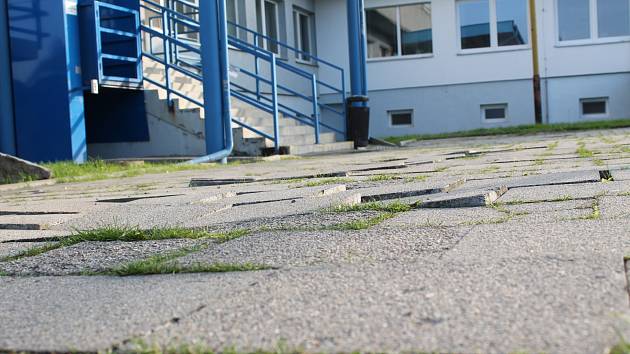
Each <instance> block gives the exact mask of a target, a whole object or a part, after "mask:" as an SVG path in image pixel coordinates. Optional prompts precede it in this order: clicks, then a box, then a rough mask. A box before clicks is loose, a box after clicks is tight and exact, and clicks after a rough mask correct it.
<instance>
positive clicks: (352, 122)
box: [346, 96, 370, 149]
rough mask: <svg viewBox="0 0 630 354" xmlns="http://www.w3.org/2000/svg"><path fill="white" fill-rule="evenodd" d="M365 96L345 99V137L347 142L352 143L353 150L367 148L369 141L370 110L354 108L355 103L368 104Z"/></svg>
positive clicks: (367, 108)
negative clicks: (346, 114) (346, 108)
mask: <svg viewBox="0 0 630 354" xmlns="http://www.w3.org/2000/svg"><path fill="white" fill-rule="evenodd" d="M369 100H370V99H369V98H368V97H367V96H352V97H348V99H347V102H346V104H347V107H348V119H347V123H346V129H347V130H346V131H347V133H346V135H347V138H348V140H352V141H354V148H355V149H357V148H362V147H367V146H368V142H369V140H370V108H369V107H355V106H353V105H352V104H353V103H355V102H362V103H364V102H368V101H369Z"/></svg>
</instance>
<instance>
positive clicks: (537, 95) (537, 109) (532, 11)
mask: <svg viewBox="0 0 630 354" xmlns="http://www.w3.org/2000/svg"><path fill="white" fill-rule="evenodd" d="M529 17H530V18H531V23H532V26H531V27H532V29H531V41H532V63H533V68H534V77H533V78H532V82H533V85H534V114H535V116H534V117H535V121H536V124H542V123H543V120H542V95H541V88H540V64H539V62H538V24H537V22H538V21H537V18H536V0H529Z"/></svg>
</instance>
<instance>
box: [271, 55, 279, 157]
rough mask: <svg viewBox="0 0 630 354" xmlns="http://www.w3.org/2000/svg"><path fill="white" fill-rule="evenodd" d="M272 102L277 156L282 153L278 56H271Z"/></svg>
mask: <svg viewBox="0 0 630 354" xmlns="http://www.w3.org/2000/svg"><path fill="white" fill-rule="evenodd" d="M271 102H272V104H273V137H274V140H275V141H274V143H275V144H274V147H275V150H276V154H278V153H280V125H279V122H278V76H277V73H276V55H275V54H273V53H272V54H271Z"/></svg>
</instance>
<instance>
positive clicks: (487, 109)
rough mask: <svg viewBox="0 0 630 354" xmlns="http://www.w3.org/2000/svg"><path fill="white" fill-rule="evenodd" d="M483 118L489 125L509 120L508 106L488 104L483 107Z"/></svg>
mask: <svg viewBox="0 0 630 354" xmlns="http://www.w3.org/2000/svg"><path fill="white" fill-rule="evenodd" d="M481 117H482V119H483V121H485V122H487V123H496V122H504V121H506V120H507V118H508V117H507V104H488V105H482V106H481Z"/></svg>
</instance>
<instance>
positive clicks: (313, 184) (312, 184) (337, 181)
mask: <svg viewBox="0 0 630 354" xmlns="http://www.w3.org/2000/svg"><path fill="white" fill-rule="evenodd" d="M350 182H353V180H352V179H350V178H342V177H332V178H323V179H320V180H316V181H310V182H307V183H305V184H303V185H302V187H319V186H326V185H329V184H341V183H350Z"/></svg>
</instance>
